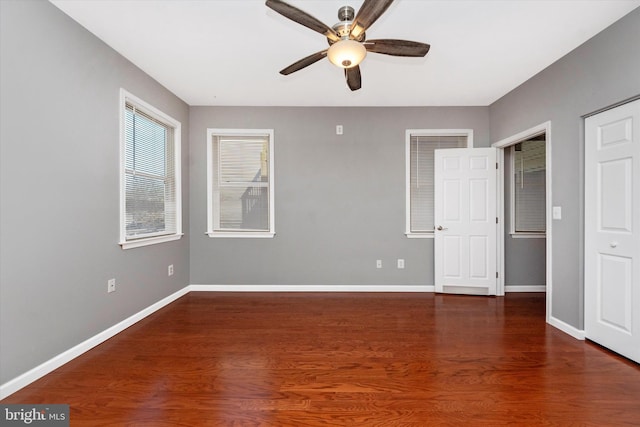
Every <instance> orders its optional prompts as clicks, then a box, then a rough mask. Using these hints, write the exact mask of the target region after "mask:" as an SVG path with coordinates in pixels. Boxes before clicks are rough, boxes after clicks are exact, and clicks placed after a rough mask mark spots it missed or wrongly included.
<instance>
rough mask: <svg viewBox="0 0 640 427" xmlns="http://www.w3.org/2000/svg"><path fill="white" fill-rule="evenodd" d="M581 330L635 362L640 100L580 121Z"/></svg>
mask: <svg viewBox="0 0 640 427" xmlns="http://www.w3.org/2000/svg"><path fill="white" fill-rule="evenodd" d="M584 256H585V259H584V265H585V274H584V277H585V335H586V337H587V338H589V339H590V340H593V341H595V342H597V343H599V344H602V345H603V346H605V347H607V348H610V349H611V350H613V351H615V352H617V353H620V354H622V355H623V356H626V357H628V358H630V359H632V360H635V361H636V362H639V363H640V100H638V101H635V102H631V103H628V104H624V105H622V106H620V107H617V108H614V109H611V110H608V111H605V112H602V113H600V114H597V115H594V116H592V117H589V118H587V119H586V121H585V255H584Z"/></svg>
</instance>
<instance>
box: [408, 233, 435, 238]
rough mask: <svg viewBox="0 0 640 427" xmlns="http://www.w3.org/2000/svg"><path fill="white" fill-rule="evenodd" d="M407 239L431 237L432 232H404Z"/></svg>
mask: <svg viewBox="0 0 640 427" xmlns="http://www.w3.org/2000/svg"><path fill="white" fill-rule="evenodd" d="M404 235H405V236H407V238H408V239H433V236H434V234H433V233H404Z"/></svg>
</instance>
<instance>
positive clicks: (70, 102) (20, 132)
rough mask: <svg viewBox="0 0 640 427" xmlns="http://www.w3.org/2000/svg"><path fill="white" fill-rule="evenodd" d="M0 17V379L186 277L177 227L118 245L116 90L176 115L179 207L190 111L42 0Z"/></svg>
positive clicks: (14, 6)
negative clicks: (151, 239)
mask: <svg viewBox="0 0 640 427" xmlns="http://www.w3.org/2000/svg"><path fill="white" fill-rule="evenodd" d="M0 17H1V26H0V28H1V31H2V33H1V37H0V43H1V44H0V57H1V58H2V60H1V61H0V67H1V68H0V78H1V84H0V92H1V93H2V101H1V102H2V104H1V116H0V121H1V137H0V141H1V145H0V150H1V151H0V159H1V160H0V162H1V163H0V171H1V172H0V173H1V175H0V189H1V193H0V194H1V196H2V197H1V199H0V227H1V228H0V232H1V236H2V238H1V239H0V356H1V357H0V383H5V382H6V381H9V380H11V379H13V378H14V377H16V376H17V375H19V374H22V373H24V372H26V371H28V370H29V369H31V368H33V367H35V366H37V365H39V364H40V363H42V362H45V361H47V360H49V359H50V358H52V357H53V356H56V355H58V354H60V353H61V352H63V351H65V350H67V349H69V348H71V347H73V346H75V345H77V344H79V343H80V342H82V341H84V340H85V339H87V338H90V337H92V336H94V335H95V334H97V333H99V332H101V331H103V330H105V329H107V328H108V327H110V326H113V325H114V324H116V323H118V322H119V321H121V320H123V319H125V318H127V317H128V316H130V315H132V314H134V313H136V312H138V311H140V310H141V309H143V308H146V307H148V306H150V305H151V304H153V303H155V302H157V301H159V300H160V299H162V298H163V297H165V296H167V295H170V294H172V293H174V292H175V291H177V290H178V289H181V288H183V287H184V286H186V285H187V284H188V283H189V262H188V259H189V241H188V238H187V237H184V238H183V239H181V240H180V241H177V242H171V243H166V244H162V245H154V246H150V247H145V248H139V249H131V250H127V251H123V250H122V249H120V246H119V245H118V235H119V231H118V230H119V222H118V203H119V190H118V188H119V178H118V175H119V160H118V158H119V137H118V126H119V121H118V115H119V107H118V103H119V101H118V97H119V89H120V87H124V88H125V89H127V90H129V91H130V92H132V93H133V94H135V95H137V96H139V97H140V98H142V99H144V100H146V101H148V102H150V103H151V104H153V105H155V106H156V107H157V108H159V109H161V110H163V111H164V112H166V113H167V114H169V115H171V116H173V117H174V118H176V119H177V120H180V121H181V122H182V123H183V135H182V139H183V141H184V144H183V153H182V155H183V159H184V162H183V182H184V185H183V195H184V197H185V200H184V203H185V206H188V203H189V197H188V196H189V191H188V182H189V180H188V171H189V169H188V114H189V110H188V106H187V105H186V104H185V103H183V102H182V101H181V100H180V99H178V98H176V96H174V95H172V94H171V93H170V92H168V91H167V90H166V89H164V88H163V87H161V86H160V85H159V84H158V83H157V82H155V81H153V80H152V79H150V78H149V77H148V76H147V75H145V74H144V73H143V72H142V71H140V70H139V69H137V68H136V67H134V66H133V65H132V64H131V63H129V62H128V61H126V60H125V59H124V58H122V57H121V56H120V55H118V54H116V53H115V52H114V51H113V50H112V49H110V48H109V47H107V46H106V45H105V44H104V43H102V42H101V41H99V40H98V39H97V38H95V37H94V36H93V35H91V34H90V33H89V32H87V31H86V30H85V29H83V28H82V27H80V26H79V25H78V24H76V23H75V22H74V21H73V20H71V18H69V17H67V16H66V15H65V14H63V13H62V12H61V11H60V10H59V9H57V8H56V7H54V6H53V5H51V4H50V3H48V2H44V1H10V0H9V1H5V0H2V1H0ZM184 216H185V220H184V226H185V227H186V230H188V227H189V225H188V216H187V214H186V209H185V215H184ZM168 264H174V266H175V275H174V276H172V277H171V278H169V277H167V265H168ZM112 277H115V278H116V279H117V291H116V292H115V293H112V294H107V290H106V288H107V280H108V279H109V278H112Z"/></svg>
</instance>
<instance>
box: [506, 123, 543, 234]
mask: <svg viewBox="0 0 640 427" xmlns="http://www.w3.org/2000/svg"><path fill="white" fill-rule="evenodd" d="M545 175H546V140H545V134H544V133H543V134H541V135H538V136H536V137H533V138H531V139H528V140H526V141H522V142H519V143H517V144H515V145H512V146H511V234H520V235H521V237H522V236H523V235H530V237H544V233H545V231H546V181H545Z"/></svg>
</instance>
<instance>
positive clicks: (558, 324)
mask: <svg viewBox="0 0 640 427" xmlns="http://www.w3.org/2000/svg"><path fill="white" fill-rule="evenodd" d="M547 323H548V324H550V325H551V326H553V327H555V328H558V329H560V330H561V331H562V332H564V333H565V334H568V335H571V336H572V337H574V338H575V339H577V340H581V341H584V339H585V333H584V330H580V329H578V328H575V327H573V326H571V325H569V324H568V323H565V322H563V321H562V320H560V319H556V318H555V317H553V316H549V319H548V321H547Z"/></svg>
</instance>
